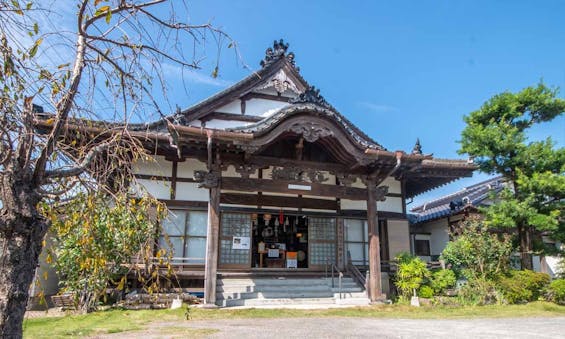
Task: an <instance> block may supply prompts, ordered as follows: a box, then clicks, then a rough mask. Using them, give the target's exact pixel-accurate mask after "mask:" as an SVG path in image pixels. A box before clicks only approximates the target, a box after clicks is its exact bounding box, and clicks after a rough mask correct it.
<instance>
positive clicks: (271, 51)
mask: <svg viewBox="0 0 565 339" xmlns="http://www.w3.org/2000/svg"><path fill="white" fill-rule="evenodd" d="M287 50H288V43H285V42H284V40H283V39H280V40H279V41H277V40H274V41H273V47H272V48H271V47H269V48H267V50H266V51H265V58H264V59H263V60H261V63H260V65H261V67H263V68H265V67H267V66H269V65H271V64H272V63H274V62H275V61H277V60H279V59H280V58H283V57H286V60H288V62H289V63H290V64H291V65H292V66H294V68H296V70H297V71H298V70H299V68H298V67H296V64H295V63H294V53H293V52H289V53H288V54H287V53H286V51H287Z"/></svg>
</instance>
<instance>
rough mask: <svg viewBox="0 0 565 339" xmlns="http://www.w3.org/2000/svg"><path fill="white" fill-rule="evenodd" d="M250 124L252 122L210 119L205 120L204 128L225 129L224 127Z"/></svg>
mask: <svg viewBox="0 0 565 339" xmlns="http://www.w3.org/2000/svg"><path fill="white" fill-rule="evenodd" d="M250 124H252V123H251V122H245V121H237V120H220V119H212V120H209V121H207V122H206V128H213V129H226V128H234V127H241V126H247V125H250Z"/></svg>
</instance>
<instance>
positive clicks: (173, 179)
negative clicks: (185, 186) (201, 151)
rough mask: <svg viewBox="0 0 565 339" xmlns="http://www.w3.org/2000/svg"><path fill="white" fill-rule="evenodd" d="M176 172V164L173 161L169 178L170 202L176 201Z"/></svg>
mask: <svg viewBox="0 0 565 339" xmlns="http://www.w3.org/2000/svg"><path fill="white" fill-rule="evenodd" d="M177 172H178V162H176V161H173V169H172V174H171V175H172V177H171V200H175V199H176V195H177Z"/></svg>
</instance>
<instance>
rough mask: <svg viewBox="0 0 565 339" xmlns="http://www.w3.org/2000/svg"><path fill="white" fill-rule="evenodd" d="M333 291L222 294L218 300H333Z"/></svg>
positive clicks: (218, 296)
mask: <svg viewBox="0 0 565 339" xmlns="http://www.w3.org/2000/svg"><path fill="white" fill-rule="evenodd" d="M333 296H334V294H333V293H332V292H331V291H310V292H304V291H295V292H250V293H248V292H246V293H221V294H217V295H216V299H219V300H225V299H285V298H289V299H296V298H332V297H333Z"/></svg>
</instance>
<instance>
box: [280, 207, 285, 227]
mask: <svg viewBox="0 0 565 339" xmlns="http://www.w3.org/2000/svg"><path fill="white" fill-rule="evenodd" d="M283 223H284V214H283V210H282V208H281V210H280V211H279V224H280V225H282V224H283Z"/></svg>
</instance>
